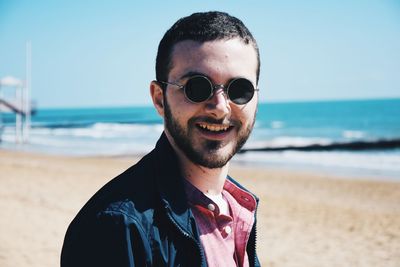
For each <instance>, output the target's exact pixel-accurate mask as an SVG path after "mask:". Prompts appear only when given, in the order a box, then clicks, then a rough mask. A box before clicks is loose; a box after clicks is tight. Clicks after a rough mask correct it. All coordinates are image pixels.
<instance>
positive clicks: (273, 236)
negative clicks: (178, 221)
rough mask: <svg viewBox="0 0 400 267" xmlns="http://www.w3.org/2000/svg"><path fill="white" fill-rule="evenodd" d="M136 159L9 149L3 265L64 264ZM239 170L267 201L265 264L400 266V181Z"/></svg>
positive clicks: (0, 163) (261, 246)
mask: <svg viewBox="0 0 400 267" xmlns="http://www.w3.org/2000/svg"><path fill="white" fill-rule="evenodd" d="M136 160H137V159H134V158H112V157H92V158H77V157H75V158H72V157H64V156H48V155H38V154H28V153H20V152H11V151H0V209H1V216H0V266H1V267H19V266H31V267H36V266H37V267H39V266H40V267H50V266H59V255H60V250H61V246H62V242H63V238H64V234H65V231H66V229H67V226H68V224H69V223H70V221H71V220H72V218H73V217H74V216H75V214H76V213H77V212H78V210H79V209H80V208H81V206H82V205H83V204H84V203H85V202H86V201H87V200H88V198H89V197H90V196H92V194H93V193H95V192H96V191H97V189H99V188H100V187H101V186H102V185H103V184H105V183H106V182H107V181H108V180H110V179H111V178H112V177H114V176H116V175H118V174H119V173H121V172H122V171H124V170H125V169H126V168H127V167H129V166H130V165H132V164H133V163H134V162H135V161H136ZM230 174H231V175H232V176H233V177H235V178H237V180H239V181H240V182H241V183H242V184H243V185H245V186H246V187H247V188H249V189H250V190H252V191H253V192H254V193H256V194H257V195H258V196H259V198H260V207H259V209H258V239H257V240H258V241H257V246H258V247H257V250H258V255H259V258H260V261H261V263H262V265H263V266H270V267H276V266H279V267H295V266H296V267H297V266H298V267H300V266H302V267H303V266H304V267H321V266H330V267H331V266H362V267H369V266H370V267H376V266H382V267H395V266H396V267H399V266H400V182H390V181H379V179H376V180H374V181H368V180H363V179H359V178H358V177H347V178H343V177H341V178H335V177H334V176H328V175H323V174H318V173H310V172H309V173H306V172H304V173H303V172H298V171H297V172H295V171H282V170H268V169H267V170H266V169H261V168H250V167H248V166H238V165H232V166H231V172H230ZM377 178H379V177H377Z"/></svg>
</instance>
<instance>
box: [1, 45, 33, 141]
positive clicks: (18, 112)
mask: <svg viewBox="0 0 400 267" xmlns="http://www.w3.org/2000/svg"><path fill="white" fill-rule="evenodd" d="M8 90H11V93H13V94H11V96H10V94H9V93H8V92H9V91H8ZM30 91H31V44H30V42H27V44H26V78H25V80H21V79H17V78H15V77H12V76H6V77H3V78H1V77H0V141H1V134H2V132H3V130H4V122H3V113H10V112H11V113H14V114H15V142H16V143H26V142H28V141H29V132H30V127H31V114H32V111H33V109H32V103H31V99H30V95H31V92H30ZM6 93H7V94H6Z"/></svg>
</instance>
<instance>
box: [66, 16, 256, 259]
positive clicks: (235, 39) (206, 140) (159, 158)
mask: <svg viewBox="0 0 400 267" xmlns="http://www.w3.org/2000/svg"><path fill="white" fill-rule="evenodd" d="M259 69H260V62H259V52H258V47H257V44H256V41H255V39H254V38H253V36H252V35H251V33H250V32H249V30H248V29H247V28H246V27H245V26H244V25H243V23H242V22H241V21H240V20H238V19H237V18H235V17H232V16H230V15H228V14H226V13H222V12H206V13H195V14H192V15H191V16H189V17H185V18H182V19H180V20H178V21H177V22H176V23H175V24H174V25H173V26H172V27H171V28H170V29H169V30H168V31H167V32H166V33H165V35H164V37H163V39H162V40H161V42H160V44H159V47H158V54H157V59H156V76H157V81H153V82H152V83H151V84H150V93H151V97H152V100H153V103H154V106H155V108H156V109H157V112H158V113H159V114H160V115H161V116H162V117H163V119H164V126H165V127H164V133H163V134H162V136H161V138H160V139H159V141H158V142H157V145H156V148H155V149H154V150H153V151H152V152H150V153H149V154H148V155H146V156H145V157H144V158H143V159H142V160H141V161H140V162H139V163H137V164H136V165H134V166H133V167H131V168H130V169H128V170H127V171H125V172H124V173H122V174H121V175H119V176H118V177H116V178H115V179H113V180H112V181H110V182H109V183H108V184H107V185H105V186H104V187H103V188H102V189H100V190H99V192H97V193H96V194H95V195H94V196H93V197H92V198H91V199H90V200H89V202H88V203H87V204H86V205H85V206H84V207H83V208H82V210H81V211H80V212H79V213H78V215H77V216H76V218H75V219H74V220H73V222H72V223H71V225H70V226H69V228H68V231H67V234H66V236H65V240H64V245H63V250H62V255H61V266H62V267H69V266H258V265H259V263H258V259H257V256H256V251H255V239H256V222H255V213H256V206H257V202H258V200H257V198H256V197H255V196H254V195H253V194H251V193H250V192H248V191H247V190H246V189H244V188H243V187H241V186H240V185H239V184H238V183H236V182H235V181H234V180H233V179H232V178H230V177H229V176H228V167H229V161H230V159H231V158H232V156H233V155H234V154H235V153H236V152H237V151H238V150H239V149H240V148H241V147H242V146H243V144H244V143H245V142H246V140H247V138H248V137H249V135H250V132H251V130H252V128H253V125H254V121H255V114H256V110H257V102H258V93H257V90H258V89H257V83H258V77H259Z"/></svg>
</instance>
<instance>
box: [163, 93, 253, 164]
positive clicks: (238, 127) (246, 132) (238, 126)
mask: <svg viewBox="0 0 400 267" xmlns="http://www.w3.org/2000/svg"><path fill="white" fill-rule="evenodd" d="M256 112H257V111H256ZM256 112H255V113H254V116H253V120H252V122H251V123H249V124H248V125H247V127H243V125H242V123H239V122H235V124H234V125H235V127H234V129H232V130H235V131H237V134H238V136H237V138H236V140H234V142H235V143H234V144H233V147H232V148H231V149H230V150H229V151H221V149H222V148H223V147H224V146H226V145H229V143H228V144H227V143H225V142H224V141H219V140H199V138H196V136H194V133H193V132H194V131H195V130H196V127H197V126H196V122H198V121H199V120H201V121H202V122H206V123H215V124H218V123H222V121H221V120H218V121H217V120H215V119H211V118H205V117H201V118H200V117H197V118H196V117H193V118H191V119H189V121H188V122H187V125H186V127H184V126H183V125H181V124H180V123H179V122H178V121H177V120H176V119H175V118H174V117H173V115H172V112H171V108H170V106H169V104H168V101H167V99H166V97H165V96H164V114H165V115H164V120H165V128H166V129H167V130H168V132H169V134H170V135H171V137H172V138H173V139H174V142H175V144H176V145H177V146H178V148H179V149H180V150H181V151H182V152H183V153H184V154H185V156H186V157H187V158H188V159H189V160H190V161H192V162H193V163H194V164H197V165H200V166H203V167H206V168H209V169H216V168H222V167H223V166H225V165H226V164H227V163H228V161H229V160H230V159H231V158H232V157H233V156H234V155H235V154H236V153H237V152H238V151H239V150H240V149H241V148H242V147H243V145H244V144H245V143H246V141H247V139H248V138H249V136H250V133H251V131H252V129H253V126H254V122H255V115H256ZM231 141H232V140H231Z"/></svg>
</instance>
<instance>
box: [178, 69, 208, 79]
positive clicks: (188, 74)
mask: <svg viewBox="0 0 400 267" xmlns="http://www.w3.org/2000/svg"><path fill="white" fill-rule="evenodd" d="M196 75H201V76H205V77H207V78H208V76H207V75H205V74H204V73H202V72H198V71H189V72H186V73H185V74H183V75H182V76H181V77H180V78H179V80H182V79H186V78H190V77H193V76H196ZM209 79H210V78H209Z"/></svg>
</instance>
